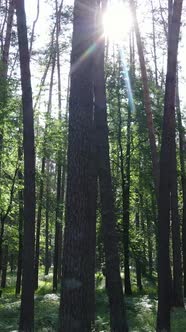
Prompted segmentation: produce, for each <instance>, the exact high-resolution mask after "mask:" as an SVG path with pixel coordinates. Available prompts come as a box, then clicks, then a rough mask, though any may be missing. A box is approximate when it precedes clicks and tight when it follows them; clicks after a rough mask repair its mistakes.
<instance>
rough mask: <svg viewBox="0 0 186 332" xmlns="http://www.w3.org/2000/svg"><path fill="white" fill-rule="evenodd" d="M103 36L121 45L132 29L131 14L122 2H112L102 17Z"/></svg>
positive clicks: (115, 0)
mask: <svg viewBox="0 0 186 332" xmlns="http://www.w3.org/2000/svg"><path fill="white" fill-rule="evenodd" d="M103 26H104V33H105V36H106V37H107V38H108V39H109V40H110V41H112V42H116V43H121V42H122V41H123V40H124V39H125V38H126V37H127V35H128V34H129V31H130V29H131V27H132V14H131V11H130V8H129V6H128V5H127V4H126V3H124V2H123V1H119V0H118V1H117V0H114V1H112V2H111V3H110V4H109V5H108V8H107V10H106V12H105V14H104V16H103Z"/></svg>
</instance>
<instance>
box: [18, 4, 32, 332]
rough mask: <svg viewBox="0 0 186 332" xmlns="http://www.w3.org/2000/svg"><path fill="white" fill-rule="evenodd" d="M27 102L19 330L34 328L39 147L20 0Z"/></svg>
mask: <svg viewBox="0 0 186 332" xmlns="http://www.w3.org/2000/svg"><path fill="white" fill-rule="evenodd" d="M15 5H16V13H17V28H18V42H19V54H20V68H21V86H22V103H23V148H24V240H23V242H24V244H23V246H24V249H23V279H22V296H21V313H20V322H19V330H20V331H33V328H34V242H35V148H34V120H33V105H32V89H31V76H30V66H29V51H28V38H27V26H26V15H25V7H24V0H16V1H15Z"/></svg>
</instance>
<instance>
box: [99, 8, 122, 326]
mask: <svg viewBox="0 0 186 332" xmlns="http://www.w3.org/2000/svg"><path fill="white" fill-rule="evenodd" d="M102 9H103V8H102ZM102 9H101V8H99V9H98V20H97V22H99V23H100V22H101V12H102ZM97 25H98V32H97V34H96V36H97V38H98V40H99V43H98V46H97V49H96V56H95V67H94V93H95V134H96V148H97V167H98V178H99V187H100V199H101V215H102V224H103V228H102V229H103V242H104V250H105V262H106V283H107V292H108V297H109V303H110V326H111V331H112V332H114V331H115V332H124V331H128V327H127V322H126V313H125V304H124V296H123V289H122V282H121V276H120V263H119V255H118V248H117V244H118V239H117V233H116V220H115V215H114V197H113V191H112V180H111V170H110V160H109V142H108V125H107V107H106V90H105V77H104V49H105V41H104V38H102V39H101V38H100V36H102V27H100V24H98V23H97Z"/></svg>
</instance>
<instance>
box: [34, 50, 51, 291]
mask: <svg viewBox="0 0 186 332" xmlns="http://www.w3.org/2000/svg"><path fill="white" fill-rule="evenodd" d="M52 52H53V55H52V69H51V78H50V86H49V95H48V106H47V113H46V125H45V130H44V141H43V158H42V166H41V180H40V188H39V202H38V212H37V230H36V249H35V289H37V288H38V274H39V252H40V232H41V217H42V207H43V192H44V176H45V164H46V153H47V151H46V150H47V146H46V145H47V132H48V121H49V117H50V114H51V107H52V91H53V84H54V70H55V63H56V52H55V51H54V50H52Z"/></svg>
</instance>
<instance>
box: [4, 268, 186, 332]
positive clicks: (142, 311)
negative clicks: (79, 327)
mask: <svg viewBox="0 0 186 332" xmlns="http://www.w3.org/2000/svg"><path fill="white" fill-rule="evenodd" d="M51 281H52V277H51V275H50V276H49V278H44V277H42V276H40V282H39V289H38V291H37V292H36V295H35V331H36V332H37V331H38V332H53V331H57V321H58V310H59V294H57V295H55V294H52V287H51ZM14 292H15V289H14V287H13V283H12V282H11V280H9V286H8V287H7V289H6V290H5V291H4V292H3V296H2V298H1V299H0V332H10V331H15V330H16V329H17V326H18V319H19V310H20V297H16V296H15V294H14ZM147 293H148V294H150V295H147ZM126 307H127V319H128V323H129V331H131V332H155V326H156V310H157V299H156V289H155V287H154V286H153V284H152V283H150V282H146V284H145V289H144V290H143V291H142V292H138V291H137V289H136V288H135V287H134V288H133V296H130V297H127V298H126ZM171 316H172V319H171V326H172V330H171V331H172V332H185V331H186V313H185V310H184V309H176V310H174V311H173V312H172V314H171ZM95 332H109V305H108V299H107V295H106V292H105V290H104V279H103V278H101V277H100V276H99V280H98V281H97V290H96V324H95Z"/></svg>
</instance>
